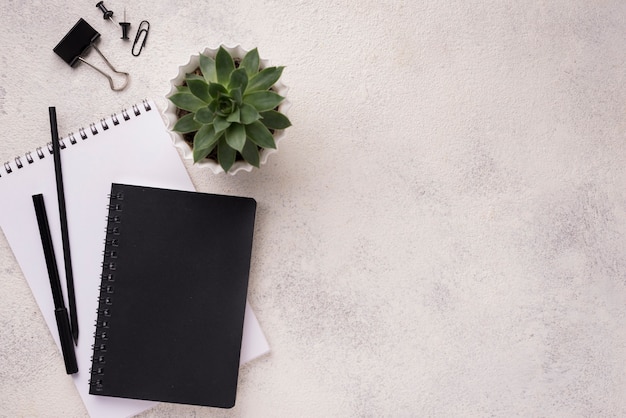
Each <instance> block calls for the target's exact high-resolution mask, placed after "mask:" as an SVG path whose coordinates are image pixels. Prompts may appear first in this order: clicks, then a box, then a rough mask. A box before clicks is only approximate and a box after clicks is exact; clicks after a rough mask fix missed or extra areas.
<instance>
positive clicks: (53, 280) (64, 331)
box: [33, 194, 78, 374]
mask: <svg viewBox="0 0 626 418" xmlns="http://www.w3.org/2000/svg"><path fill="white" fill-rule="evenodd" d="M33 205H34V206H35V214H36V215H37V225H39V235H40V236H41V245H42V247H43V253H44V256H45V258H46V267H47V268H48V276H49V277H50V287H51V288H52V299H53V300H54V315H55V316H56V320H57V329H58V330H59V339H60V341H61V351H62V352H63V360H65V371H66V372H67V374H73V373H76V372H78V364H77V363H76V353H75V352H74V344H73V342H72V331H71V329H70V322H69V319H68V317H67V310H66V309H65V302H64V301H63V292H62V291H61V280H60V279H59V271H58V269H57V262H56V257H55V256H54V247H53V246H52V236H51V235H50V226H49V225H48V216H47V215H46V205H45V204H44V200H43V195H41V194H37V195H33Z"/></svg>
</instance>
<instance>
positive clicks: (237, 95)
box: [230, 88, 243, 106]
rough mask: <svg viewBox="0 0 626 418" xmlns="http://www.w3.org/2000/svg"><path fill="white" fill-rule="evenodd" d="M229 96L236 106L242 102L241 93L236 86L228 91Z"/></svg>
mask: <svg viewBox="0 0 626 418" xmlns="http://www.w3.org/2000/svg"><path fill="white" fill-rule="evenodd" d="M230 97H231V98H232V99H233V100H234V101H235V103H237V105H238V106H241V105H242V104H243V95H242V94H241V89H240V88H236V89H232V90H231V91H230Z"/></svg>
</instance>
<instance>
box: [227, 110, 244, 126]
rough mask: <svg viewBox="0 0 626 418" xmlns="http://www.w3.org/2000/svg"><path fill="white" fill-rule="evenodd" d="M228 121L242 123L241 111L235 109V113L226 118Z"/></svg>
mask: <svg viewBox="0 0 626 418" xmlns="http://www.w3.org/2000/svg"><path fill="white" fill-rule="evenodd" d="M226 120H227V121H228V122H231V123H241V111H240V110H239V109H235V110H234V111H233V113H231V114H230V115H228V116H226Z"/></svg>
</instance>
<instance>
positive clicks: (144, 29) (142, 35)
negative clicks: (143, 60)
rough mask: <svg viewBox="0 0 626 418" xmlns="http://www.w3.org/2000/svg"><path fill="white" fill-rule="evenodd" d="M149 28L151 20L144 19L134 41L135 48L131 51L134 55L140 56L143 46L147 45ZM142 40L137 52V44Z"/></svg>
mask: <svg viewBox="0 0 626 418" xmlns="http://www.w3.org/2000/svg"><path fill="white" fill-rule="evenodd" d="M149 30H150V22H148V21H147V20H142V21H141V23H140V24H139V28H138V29H137V35H136V36H135V42H133V49H132V51H131V53H132V54H133V56H134V57H138V56H139V54H141V51H142V50H143V47H144V46H145V45H146V39H148V31H149ZM140 40H141V44H140V45H139V50H138V51H137V52H136V53H135V51H136V46H137V44H138V43H139V41H140Z"/></svg>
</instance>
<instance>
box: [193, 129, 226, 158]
mask: <svg viewBox="0 0 626 418" xmlns="http://www.w3.org/2000/svg"><path fill="white" fill-rule="evenodd" d="M220 136H221V134H220V133H216V132H215V129H214V128H213V125H210V124H209V125H203V126H202V127H201V128H200V129H199V130H198V132H196V135H195V136H194V138H193V161H194V162H196V163H197V162H198V161H200V160H202V159H203V158H205V157H206V156H207V155H209V153H210V152H211V151H213V149H214V148H215V145H216V144H217V141H218V140H219V138H220Z"/></svg>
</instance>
